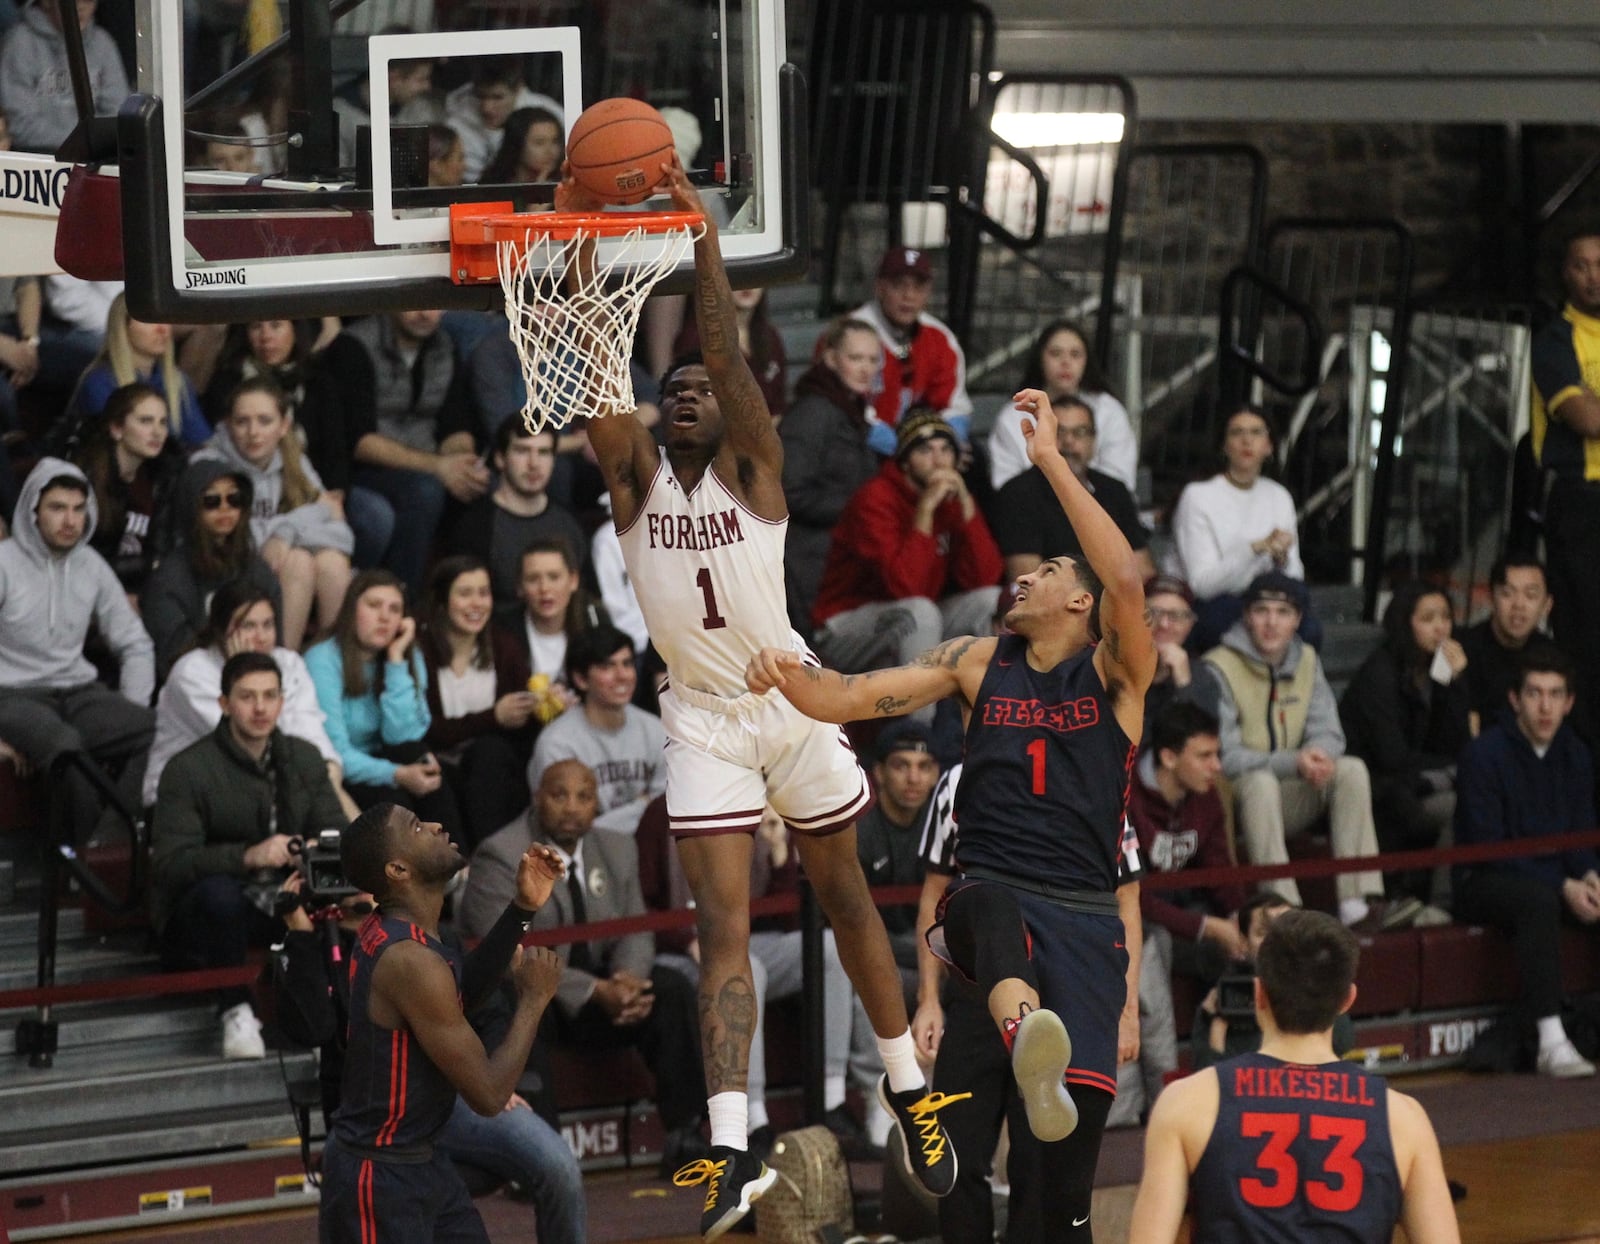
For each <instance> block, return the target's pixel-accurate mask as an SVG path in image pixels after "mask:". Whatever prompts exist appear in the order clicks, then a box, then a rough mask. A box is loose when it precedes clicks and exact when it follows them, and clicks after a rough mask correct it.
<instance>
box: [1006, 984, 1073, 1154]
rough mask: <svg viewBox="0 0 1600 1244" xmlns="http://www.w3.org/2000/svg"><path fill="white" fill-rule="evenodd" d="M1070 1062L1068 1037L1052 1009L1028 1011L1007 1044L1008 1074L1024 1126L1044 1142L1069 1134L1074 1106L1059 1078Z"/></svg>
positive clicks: (1061, 1138)
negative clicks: (1019, 1102) (1023, 1112)
mask: <svg viewBox="0 0 1600 1244" xmlns="http://www.w3.org/2000/svg"><path fill="white" fill-rule="evenodd" d="M1071 1065H1072V1038H1071V1037H1069V1036H1068V1035H1067V1029H1066V1025H1064V1024H1063V1023H1062V1022H1061V1020H1060V1017H1058V1016H1057V1015H1056V1013H1055V1012H1054V1011H1030V1012H1028V1014H1027V1015H1025V1016H1024V1017H1023V1019H1022V1023H1021V1024H1020V1025H1019V1026H1018V1028H1017V1035H1016V1040H1015V1041H1013V1042H1012V1045H1011V1074H1012V1076H1013V1077H1014V1078H1015V1079H1016V1082H1017V1092H1018V1094H1019V1095H1020V1096H1021V1097H1022V1104H1023V1107H1024V1108H1025V1109H1026V1110H1027V1112H1028V1128H1029V1130H1030V1131H1031V1132H1033V1134H1034V1135H1035V1136H1036V1137H1038V1138H1039V1139H1040V1140H1042V1141H1044V1142H1045V1143H1046V1144H1048V1143H1050V1142H1052V1141H1057V1140H1063V1139H1065V1138H1066V1137H1068V1136H1070V1135H1072V1132H1073V1129H1074V1128H1076V1127H1077V1126H1078V1107H1077V1106H1076V1105H1075V1104H1074V1103H1073V1100H1072V1095H1071V1094H1070V1093H1068V1092H1067V1088H1066V1085H1064V1084H1063V1083H1062V1082H1061V1077H1062V1075H1063V1073H1064V1072H1065V1071H1066V1069H1067V1068H1068V1067H1070V1066H1071Z"/></svg>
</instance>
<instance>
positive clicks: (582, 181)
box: [567, 99, 672, 203]
mask: <svg viewBox="0 0 1600 1244" xmlns="http://www.w3.org/2000/svg"><path fill="white" fill-rule="evenodd" d="M671 159H672V131H671V129H669V128H668V127H667V123H666V122H665V121H663V120H662V119H661V114H660V113H659V112H657V111H656V110H655V109H654V108H652V107H651V106H650V105H649V104H647V103H644V102H643V101H642V100H637V99H602V100H601V101H600V102H599V103H597V104H591V105H590V106H589V107H588V108H585V109H584V110H583V115H582V116H580V117H579V118H578V119H577V120H576V121H575V122H573V125H572V132H571V133H570V134H568V135H567V164H568V166H569V167H570V168H571V170H572V177H573V180H574V181H576V182H577V183H578V184H579V185H580V186H582V187H583V188H584V189H585V190H587V191H588V192H589V193H590V194H592V195H594V196H596V197H597V198H599V199H602V200H604V201H605V202H607V203H640V202H643V201H644V200H645V199H647V198H649V197H650V193H651V192H652V191H653V190H654V189H655V188H656V183H657V182H659V181H660V180H661V165H662V164H663V163H665V162H666V161H668V160H671Z"/></svg>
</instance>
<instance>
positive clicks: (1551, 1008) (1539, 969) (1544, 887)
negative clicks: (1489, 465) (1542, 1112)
mask: <svg viewBox="0 0 1600 1244" xmlns="http://www.w3.org/2000/svg"><path fill="white" fill-rule="evenodd" d="M1575 678H1576V667H1575V666H1574V664H1573V662H1572V660H1571V659H1570V658H1569V657H1567V656H1566V655H1565V654H1564V653H1562V652H1560V651H1558V650H1556V649H1553V648H1548V647H1539V648H1530V649H1529V650H1528V651H1527V652H1526V653H1525V654H1524V657H1523V663H1522V678H1521V681H1520V682H1519V683H1518V685H1517V687H1516V689H1515V690H1514V691H1512V692H1511V694H1510V696H1509V700H1510V706H1511V713H1510V714H1509V715H1508V716H1502V717H1499V718H1496V719H1495V721H1494V722H1493V723H1492V724H1490V725H1488V726H1486V727H1485V729H1484V731H1483V733H1482V734H1480V735H1479V736H1478V737H1477V738H1476V739H1474V740H1473V741H1472V742H1471V743H1469V744H1468V745H1467V747H1466V750H1465V751H1463V752H1462V753H1461V762H1460V770H1459V771H1460V784H1461V797H1460V798H1459V799H1458V800H1456V818H1455V831H1456V842H1457V843H1459V844H1460V845H1461V846H1474V845H1477V844H1479V843H1485V842H1512V841H1516V840H1517V839H1519V838H1538V837H1542V836H1543V835H1545V834H1564V833H1571V832H1573V831H1576V830H1583V829H1592V828H1593V827H1594V823H1595V806H1594V767H1593V765H1592V763H1591V762H1590V759H1589V751H1588V749H1587V748H1586V747H1584V745H1583V744H1582V742H1580V741H1579V739H1578V737H1577V735H1576V734H1575V733H1573V731H1572V729H1571V728H1570V727H1569V726H1568V725H1567V724H1566V719H1567V715H1568V714H1569V713H1570V712H1571V711H1572V704H1573V692H1572V684H1573V682H1574V680H1575ZM1454 884H1455V913H1456V915H1457V916H1458V917H1459V918H1460V919H1462V920H1466V921H1470V922H1472V923H1474V924H1484V925H1488V926H1489V927H1491V928H1496V929H1499V930H1500V931H1501V932H1502V933H1504V934H1505V935H1506V937H1507V938H1508V939H1509V940H1510V942H1511V951H1512V954H1513V955H1515V957H1516V961H1517V972H1518V975H1519V976H1520V977H1521V978H1522V992H1523V1004H1522V1008H1521V1014H1522V1016H1524V1017H1531V1018H1532V1019H1533V1020H1534V1021H1535V1026H1536V1027H1537V1029H1538V1034H1539V1056H1538V1064H1537V1066H1538V1070H1539V1074H1540V1075H1547V1076H1556V1077H1558V1078H1561V1079H1570V1078H1574V1077H1580V1076H1592V1075H1594V1070H1595V1069H1594V1064H1593V1063H1592V1062H1590V1061H1589V1060H1588V1059H1586V1058H1584V1057H1583V1056H1582V1055H1581V1054H1579V1053H1578V1051H1577V1049H1576V1048H1575V1047H1574V1046H1573V1044H1572V1041H1571V1039H1570V1037H1569V1036H1568V1034H1567V1031H1566V1028H1565V1026H1564V1025H1563V1024H1562V1022H1561V945H1560V933H1561V926H1562V925H1563V924H1564V923H1567V924H1570V923H1577V924H1581V925H1585V926H1587V927H1588V928H1589V929H1591V930H1593V929H1594V928H1595V927H1596V925H1597V923H1600V854H1597V853H1596V852H1595V851H1594V849H1593V848H1590V847H1582V848H1575V849H1573V850H1570V851H1564V852H1562V853H1561V854H1559V855H1535V856H1519V857H1516V858H1514V859H1507V860H1492V861H1487V862H1484V863H1477V864H1460V865H1457V866H1456V869H1455V883H1454Z"/></svg>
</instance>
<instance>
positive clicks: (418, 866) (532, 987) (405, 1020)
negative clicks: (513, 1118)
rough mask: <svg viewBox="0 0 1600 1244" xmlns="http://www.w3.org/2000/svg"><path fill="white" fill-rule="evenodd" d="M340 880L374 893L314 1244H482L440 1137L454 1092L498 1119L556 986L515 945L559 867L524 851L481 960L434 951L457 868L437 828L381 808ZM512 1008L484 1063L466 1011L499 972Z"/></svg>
mask: <svg viewBox="0 0 1600 1244" xmlns="http://www.w3.org/2000/svg"><path fill="white" fill-rule="evenodd" d="M340 854H341V856H342V858H343V861H344V868H345V875H346V876H347V877H349V878H350V880H351V881H352V882H353V883H354V884H355V885H356V886H358V887H360V888H361V889H363V890H367V891H369V892H370V893H372V894H373V895H374V896H375V897H376V898H377V900H378V910H377V911H375V912H373V913H372V915H370V916H368V917H367V919H366V921H365V922H364V923H363V924H362V926H361V932H360V933H359V935H358V936H357V938H356V945H355V948H354V950H353V951H352V952H351V956H350V1021H349V1034H348V1038H347V1044H346V1053H345V1063H344V1083H343V1087H342V1089H341V1090H340V1106H339V1109H338V1111H337V1112H336V1113H335V1115H334V1117H333V1122H332V1124H331V1126H330V1128H329V1132H328V1140H327V1144H326V1145H325V1146H324V1147H323V1151H322V1205H321V1207H320V1210H319V1213H318V1217H319V1238H320V1240H321V1241H322V1244H374V1242H375V1241H379V1240H381V1241H383V1244H431V1242H432V1241H435V1240H451V1241H458V1242H459V1244H471V1242H472V1241H481V1242H482V1244H488V1241H489V1237H488V1235H487V1234H486V1233H485V1231H484V1229H483V1220H482V1219H481V1218H480V1217H478V1211H477V1210H476V1209H474V1208H473V1205H472V1198H471V1196H469V1195H468V1193H467V1186H466V1184H464V1183H463V1182H462V1180H461V1175H460V1174H459V1173H458V1172H457V1171H456V1168H455V1166H454V1164H453V1163H452V1162H451V1161H450V1159H449V1157H448V1156H446V1154H445V1153H444V1151H443V1150H439V1149H435V1148H434V1145H433V1141H434V1138H435V1137H436V1136H437V1135H438V1134H439V1132H440V1130H441V1129H442V1128H443V1127H444V1125H445V1123H446V1122H447V1121H448V1120H449V1118H450V1112H451V1111H452V1110H453V1109H454V1108H455V1104H456V1094H457V1093H458V1092H459V1093H460V1094H461V1097H462V1098H463V1099H464V1100H465V1101H466V1103H467V1105H469V1106H471V1107H472V1109H474V1110H476V1111H477V1112H478V1113H479V1114H482V1115H491V1116H492V1115H496V1114H499V1113H500V1111H502V1110H504V1109H505V1108H506V1103H507V1102H508V1101H510V1100H511V1095H512V1093H513V1092H514V1091H515V1089H516V1086H517V1077H518V1076H520V1075H521V1074H522V1069H523V1066H524V1064H526V1063H527V1061H528V1051H529V1050H530V1049H531V1048H532V1047H533V1038H534V1034H535V1033H537V1032H538V1030H539V1020H540V1017H541V1016H543V1014H544V1008H545V1007H546V1006H547V1005H548V1004H549V1002H550V999H551V998H553V997H554V996H555V992H556V986H557V985H558V984H559V983H560V981H561V960H560V959H559V958H558V957H557V955H556V953H555V952H554V951H553V950H550V949H548V948H542V947H541V948H538V949H530V950H527V951H524V950H523V949H522V948H521V947H519V946H518V945H517V943H518V941H519V940H520V939H521V937H522V933H523V930H524V929H525V928H526V924H527V921H529V920H531V919H532V918H533V914H534V912H535V911H537V910H538V909H539V908H540V907H541V906H543V905H544V903H545V901H546V900H548V899H549V897H550V888H551V886H552V885H554V883H555V881H556V879H557V878H558V877H560V876H561V875H562V871H563V866H562V863H561V857H560V856H558V855H557V854H556V853H555V852H554V851H552V850H551V849H550V848H549V847H547V846H542V845H535V846H532V847H529V848H528V852H527V854H526V855H524V856H523V857H522V862H521V864H520V865H519V867H518V870H517V893H516V897H515V898H514V899H513V900H512V901H511V902H510V903H509V904H507V906H506V910H505V913H504V914H503V915H502V916H501V917H500V919H499V920H497V921H496V922H495V925H494V927H493V928H492V929H490V930H489V933H488V936H486V937H485V938H484V939H483V941H482V942H480V943H479V944H478V948H477V949H476V950H474V951H473V952H472V954H471V955H470V956H468V957H467V959H466V960H465V962H463V961H462V960H461V959H459V958H458V957H457V956H456V954H455V952H454V951H453V950H451V948H450V947H448V946H446V945H445V944H444V943H443V942H441V941H440V940H439V912H440V910H441V908H442V907H443V906H444V891H445V885H446V883H448V882H449V880H450V879H451V878H452V877H454V876H455V875H456V874H457V873H458V872H460V871H461V869H462V868H463V867H465V865H466V860H465V859H464V858H463V857H462V855H461V852H460V851H458V850H457V849H456V845H455V844H454V843H453V842H451V841H450V839H449V837H448V836H447V835H446V834H445V833H444V831H443V830H441V829H440V828H439V826H438V825H437V824H435V823H432V822H426V821H419V820H418V819H417V817H416V814H415V813H413V812H410V811H408V810H407V809H405V808H398V807H396V806H395V805H394V804H392V803H381V804H378V805H376V806H375V807H372V808H369V809H367V811H365V812H363V813H362V814H361V815H360V816H358V817H357V818H356V819H355V820H354V821H352V822H351V823H350V825H349V827H348V828H347V829H346V830H345V831H344V834H343V836H342V838H341V840H340ZM508 963H509V964H510V965H511V976H512V980H513V982H514V983H515V984H516V989H517V1009H516V1012H515V1013H514V1015H513V1016H512V1020H511V1026H510V1027H509V1028H508V1029H507V1031H506V1035H505V1039H504V1040H503V1041H502V1042H501V1043H500V1046H499V1047H498V1048H497V1049H496V1050H495V1052H494V1053H493V1054H485V1053H484V1049H483V1043H482V1042H481V1041H480V1040H479V1039H478V1036H477V1034H476V1033H475V1032H473V1030H472V1028H471V1026H470V1025H469V1024H468V1023H467V1018H466V1014H465V1010H464V1008H466V1009H470V1008H472V1007H473V1006H475V1005H476V1004H477V1003H478V1002H480V1001H481V1000H482V999H483V997H484V996H485V995H486V994H487V992H488V991H489V990H491V989H493V988H495V987H496V986H497V985H498V984H499V982H500V978H501V976H502V975H503V974H504V972H505V969H506V965H507V964H508Z"/></svg>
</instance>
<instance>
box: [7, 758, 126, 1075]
mask: <svg viewBox="0 0 1600 1244" xmlns="http://www.w3.org/2000/svg"><path fill="white" fill-rule="evenodd" d="M83 782H87V783H88V784H89V786H90V787H92V788H93V789H94V791H95V793H96V794H98V795H99V796H100V798H101V799H103V800H104V801H105V803H106V806H107V808H108V809H110V810H111V811H112V812H113V813H115V823H116V826H117V828H118V829H119V830H124V831H126V833H127V837H128V844H129V849H130V860H129V877H128V890H127V893H125V894H117V893H114V892H113V891H112V890H111V888H110V887H109V886H107V885H106V884H105V882H103V881H102V880H101V879H100V878H99V877H98V876H97V875H96V874H95V872H94V871H93V870H92V869H91V868H90V867H89V865H88V863H87V862H86V861H85V860H84V858H83V857H82V856H81V855H80V854H79V853H78V849H77V845H76V844H77V837H78V835H77V827H76V826H75V825H73V823H72V817H71V810H72V808H73V806H74V803H75V800H74V797H73V796H74V792H73V787H74V786H77V785H79V784H80V783H83ZM49 788H50V813H49V828H48V832H47V834H46V840H45V846H44V852H43V857H42V867H41V870H40V878H39V961H38V972H37V975H36V980H37V985H38V988H40V989H48V988H50V987H51V986H53V985H54V984H55V981H56V942H57V934H58V932H59V927H60V915H61V889H62V882H63V881H64V880H66V879H67V878H68V877H70V878H71V879H72V880H73V881H75V882H76V883H77V884H78V886H79V887H80V888H81V889H82V890H84V892H86V893H87V894H88V895H89V896H90V897H91V898H92V899H93V900H94V901H95V902H96V903H98V904H99V905H100V906H101V907H103V908H104V909H105V910H106V911H108V912H111V913H112V914H114V915H127V914H129V913H131V912H134V911H137V910H138V909H139V907H140V905H141V904H142V903H143V902H144V899H145V884H146V877H147V872H148V866H149V856H150V850H149V847H150V836H149V831H148V828H147V827H146V825H145V822H144V818H143V817H142V816H140V815H139V814H138V813H137V812H135V811H133V810H132V809H131V808H129V807H128V805H127V804H126V803H125V802H124V801H123V798H122V794H121V792H120V791H118V790H117V788H116V786H115V785H114V784H113V783H112V781H111V779H110V778H108V777H107V776H106V775H105V773H104V771H103V770H102V769H101V768H100V766H99V765H97V764H96V763H95V762H94V761H93V760H92V759H90V758H89V757H88V756H87V755H85V754H84V753H83V752H79V751H68V752H62V753H61V755H59V756H58V757H56V759H55V761H54V763H53V764H52V765H51V766H50V778H49ZM80 789H81V786H80ZM103 819H104V818H102V820H103ZM58 1027H59V1026H58V1024H57V1022H56V1020H55V1018H54V1015H53V1008H52V1006H51V1004H50V1003H48V1002H45V1003H41V1004H40V1005H39V1007H38V1008H37V1009H36V1012H35V1014H34V1018H32V1019H27V1020H22V1021H21V1022H20V1023H19V1024H18V1025H17V1052H18V1053H26V1054H27V1055H28V1062H29V1065H30V1066H33V1067H49V1066H51V1065H52V1064H53V1063H54V1061H55V1052H56V1035H57V1031H58Z"/></svg>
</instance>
